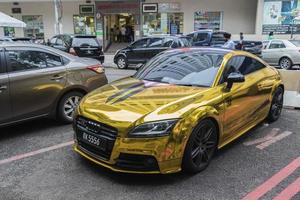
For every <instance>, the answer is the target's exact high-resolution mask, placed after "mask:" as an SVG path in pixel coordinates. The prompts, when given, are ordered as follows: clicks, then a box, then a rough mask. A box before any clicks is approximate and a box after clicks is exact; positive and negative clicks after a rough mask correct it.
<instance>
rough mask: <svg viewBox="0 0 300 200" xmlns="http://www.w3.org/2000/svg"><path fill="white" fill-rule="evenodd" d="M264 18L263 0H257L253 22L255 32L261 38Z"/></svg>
mask: <svg viewBox="0 0 300 200" xmlns="http://www.w3.org/2000/svg"><path fill="white" fill-rule="evenodd" d="M263 20H264V0H257V9H256V22H255V34H256V35H257V36H258V37H260V39H263V35H262V31H263V29H262V27H263Z"/></svg>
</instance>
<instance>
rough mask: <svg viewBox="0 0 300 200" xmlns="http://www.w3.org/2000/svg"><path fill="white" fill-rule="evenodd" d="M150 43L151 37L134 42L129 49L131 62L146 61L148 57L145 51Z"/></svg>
mask: <svg viewBox="0 0 300 200" xmlns="http://www.w3.org/2000/svg"><path fill="white" fill-rule="evenodd" d="M148 45H149V38H143V39H140V40H138V41H136V42H134V43H132V44H131V45H130V46H129V47H128V50H127V60H128V62H129V63H133V64H137V63H145V62H146V61H147V58H146V57H145V56H146V55H145V52H146V50H147V47H148Z"/></svg>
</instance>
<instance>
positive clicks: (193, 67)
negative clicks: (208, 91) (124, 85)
mask: <svg viewBox="0 0 300 200" xmlns="http://www.w3.org/2000/svg"><path fill="white" fill-rule="evenodd" d="M223 57H224V53H223V52H221V53H219V52H202V51H201V52H199V51H191V52H175V53H167V54H160V55H158V56H156V57H155V58H153V59H152V60H150V61H149V62H148V63H147V64H146V65H145V66H144V67H143V68H142V69H141V70H139V71H138V72H137V74H136V75H135V77H136V78H138V79H141V80H148V81H154V82H161V83H169V84H175V85H185V86H200V87H210V86H211V85H212V84H213V81H214V80H215V77H216V74H217V72H218V69H219V67H220V65H221V64H222V61H223Z"/></svg>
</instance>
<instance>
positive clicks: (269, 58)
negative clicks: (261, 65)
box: [262, 40, 300, 69]
mask: <svg viewBox="0 0 300 200" xmlns="http://www.w3.org/2000/svg"><path fill="white" fill-rule="evenodd" d="M262 58H263V59H264V60H265V61H266V62H268V63H269V64H271V65H276V66H280V67H281V68H282V69H292V67H293V66H294V65H299V64H300V40H272V41H270V42H269V43H268V44H267V46H266V48H265V49H264V50H263V51H262Z"/></svg>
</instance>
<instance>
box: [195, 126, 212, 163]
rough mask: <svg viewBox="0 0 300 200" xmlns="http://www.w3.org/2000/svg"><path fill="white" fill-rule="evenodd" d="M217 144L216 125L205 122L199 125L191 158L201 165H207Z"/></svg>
mask: <svg viewBox="0 0 300 200" xmlns="http://www.w3.org/2000/svg"><path fill="white" fill-rule="evenodd" d="M216 145H217V134H216V129H215V127H214V125H212V124H209V123H207V124H204V125H202V126H201V127H199V129H198V132H197V134H196V135H195V137H194V141H193V147H192V151H191V158H192V161H193V163H194V164H195V165H196V166H197V167H199V168H203V167H206V166H207V165H208V164H209V162H210V160H211V157H212V156H213V153H214V151H215V149H216Z"/></svg>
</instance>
